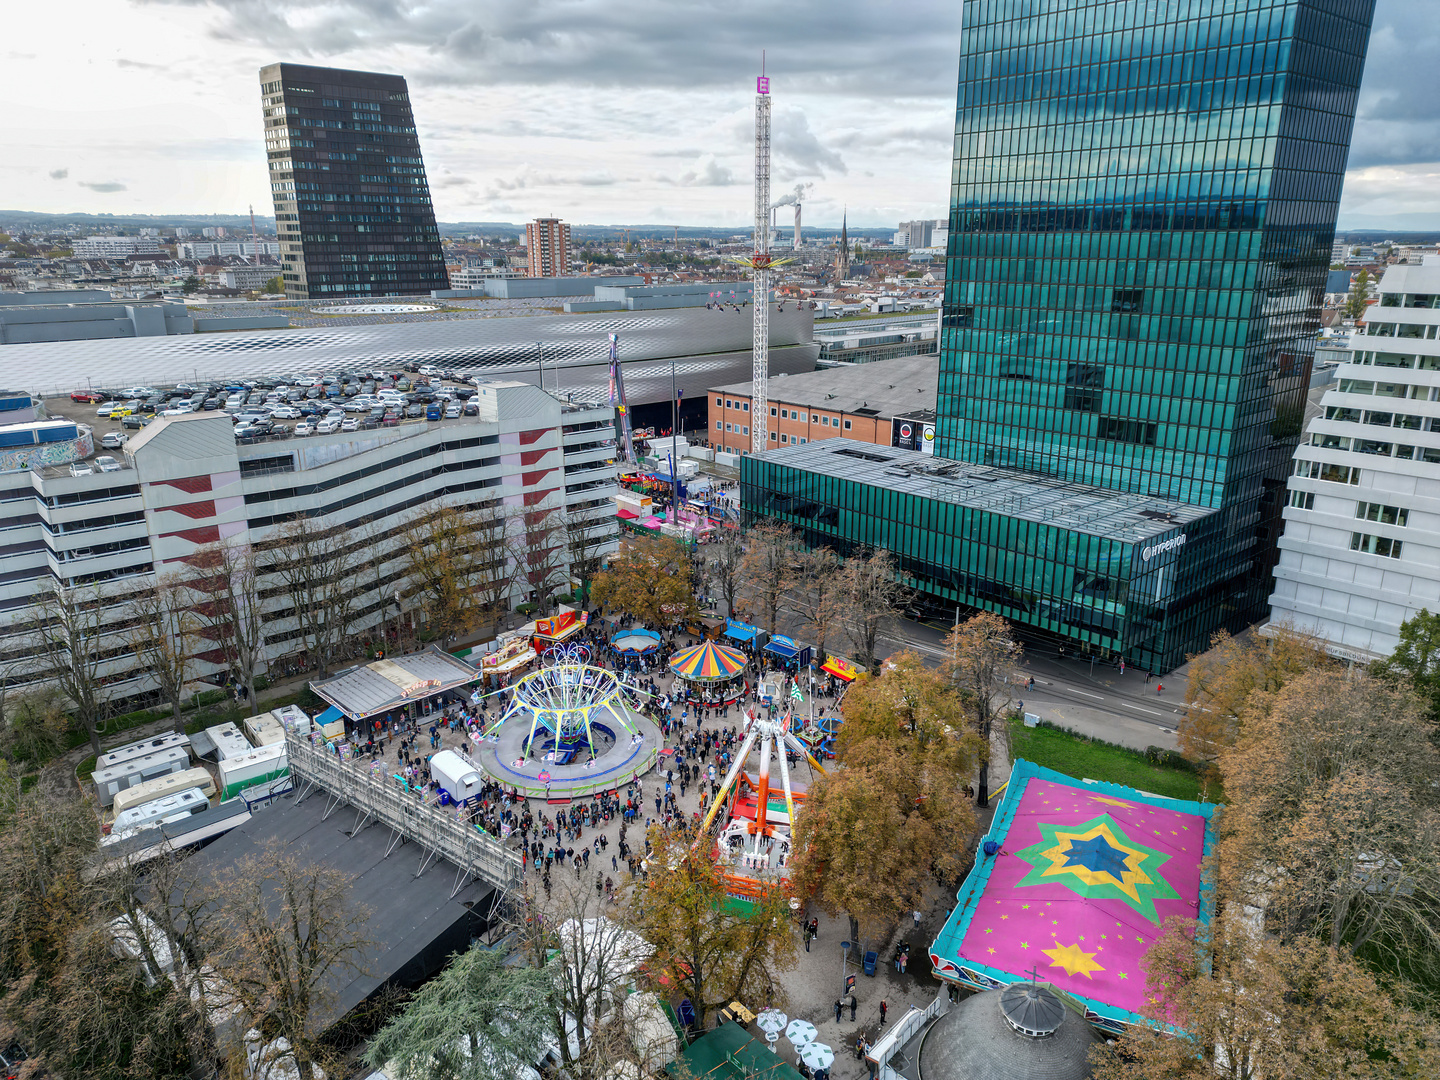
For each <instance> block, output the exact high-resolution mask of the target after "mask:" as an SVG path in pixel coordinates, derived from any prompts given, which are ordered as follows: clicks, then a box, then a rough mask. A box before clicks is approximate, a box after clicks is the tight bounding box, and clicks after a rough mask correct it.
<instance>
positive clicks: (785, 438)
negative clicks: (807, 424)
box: [780, 434, 790, 443]
mask: <svg viewBox="0 0 1440 1080" xmlns="http://www.w3.org/2000/svg"><path fill="white" fill-rule="evenodd" d="M780 441H781V442H782V443H788V442H789V441H790V436H789V435H784V434H782V435H781V436H780Z"/></svg>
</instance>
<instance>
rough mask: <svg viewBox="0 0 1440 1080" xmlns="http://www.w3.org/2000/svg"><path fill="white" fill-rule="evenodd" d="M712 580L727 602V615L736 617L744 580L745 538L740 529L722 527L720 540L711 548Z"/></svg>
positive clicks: (712, 544)
mask: <svg viewBox="0 0 1440 1080" xmlns="http://www.w3.org/2000/svg"><path fill="white" fill-rule="evenodd" d="M709 559H710V580H711V581H713V582H714V583H715V590H716V591H717V592H718V593H719V594H720V596H721V598H722V599H723V600H724V601H725V614H726V616H728V617H733V616H734V615H735V598H736V597H737V596H738V595H739V594H740V584H741V582H742V581H743V580H744V575H743V572H742V568H743V566H744V564H745V537H744V536H743V535H742V534H741V532H740V530H739V529H731V528H726V527H722V528H721V529H720V535H719V538H718V539H716V540H715V541H714V542H713V543H711V545H710V547H709Z"/></svg>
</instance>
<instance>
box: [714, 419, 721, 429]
mask: <svg viewBox="0 0 1440 1080" xmlns="http://www.w3.org/2000/svg"><path fill="white" fill-rule="evenodd" d="M720 427H721V424H720V421H719V420H716V421H715V430H716V431H719V430H720Z"/></svg>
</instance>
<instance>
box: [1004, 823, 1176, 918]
mask: <svg viewBox="0 0 1440 1080" xmlns="http://www.w3.org/2000/svg"><path fill="white" fill-rule="evenodd" d="M1040 836H1041V839H1040V840H1039V841H1038V842H1037V843H1034V844H1031V845H1030V846H1029V847H1027V848H1024V849H1023V850H1020V851H1017V852H1016V853H1015V854H1016V857H1018V858H1019V859H1020V860H1021V861H1023V862H1025V863H1027V864H1028V865H1029V866H1030V872H1029V873H1027V874H1026V875H1025V876H1024V877H1023V878H1021V879H1020V882H1019V884H1020V885H1022V886H1025V885H1042V884H1053V885H1063V886H1065V887H1066V888H1067V889H1069V890H1071V891H1072V892H1074V893H1076V894H1077V895H1079V896H1087V897H1093V898H1095V899H1109V900H1119V901H1121V902H1123V903H1124V904H1126V905H1127V906H1129V907H1131V908H1133V909H1134V910H1135V911H1137V912H1138V913H1139V914H1141V915H1143V916H1144V917H1145V918H1146V919H1148V920H1150V921H1151V922H1152V923H1156V924H1158V923H1159V922H1160V916H1159V914H1158V913H1157V912H1156V909H1155V902H1156V901H1157V900H1175V899H1179V896H1180V894H1179V893H1177V892H1176V891H1175V890H1174V888H1172V887H1171V885H1170V883H1169V882H1168V881H1166V880H1165V878H1164V876H1163V875H1162V874H1161V872H1160V869H1161V867H1162V866H1164V864H1165V863H1166V862H1168V861H1169V860H1170V856H1169V855H1168V854H1166V853H1164V852H1162V851H1157V850H1155V849H1154V848H1149V847H1146V846H1144V845H1143V844H1139V843H1137V842H1135V841H1134V840H1132V839H1130V837H1129V836H1128V835H1127V834H1126V833H1125V831H1124V830H1123V829H1122V828H1121V827H1120V824H1119V823H1118V822H1117V821H1115V819H1114V818H1112V817H1111V816H1110V815H1109V814H1101V815H1099V816H1098V817H1094V818H1091V819H1090V820H1089V821H1086V822H1084V823H1082V824H1079V825H1056V824H1052V823H1048V822H1046V823H1041V825H1040Z"/></svg>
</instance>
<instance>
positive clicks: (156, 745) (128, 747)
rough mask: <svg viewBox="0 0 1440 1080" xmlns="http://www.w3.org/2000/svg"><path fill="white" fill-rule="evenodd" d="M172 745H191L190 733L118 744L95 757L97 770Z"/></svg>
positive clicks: (187, 747)
mask: <svg viewBox="0 0 1440 1080" xmlns="http://www.w3.org/2000/svg"><path fill="white" fill-rule="evenodd" d="M172 746H183V747H185V748H186V749H189V747H190V736H189V735H177V734H176V733H175V732H173V731H172V732H170V733H169V734H167V735H157V736H155V738H153V739H141V740H140V741H139V742H132V743H126V744H125V745H124V746H117V747H115V749H114V750H106V751H105V753H103V754H101V755H100V756H99V757H97V758H96V759H95V771H96V772H99V771H100V770H102V769H109V768H112V767H113V766H115V765H118V764H120V762H122V761H129V760H130V759H131V758H137V757H143V756H144V755H146V754H153V753H155V752H156V751H158V750H168V749H170V748H171V747H172Z"/></svg>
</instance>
